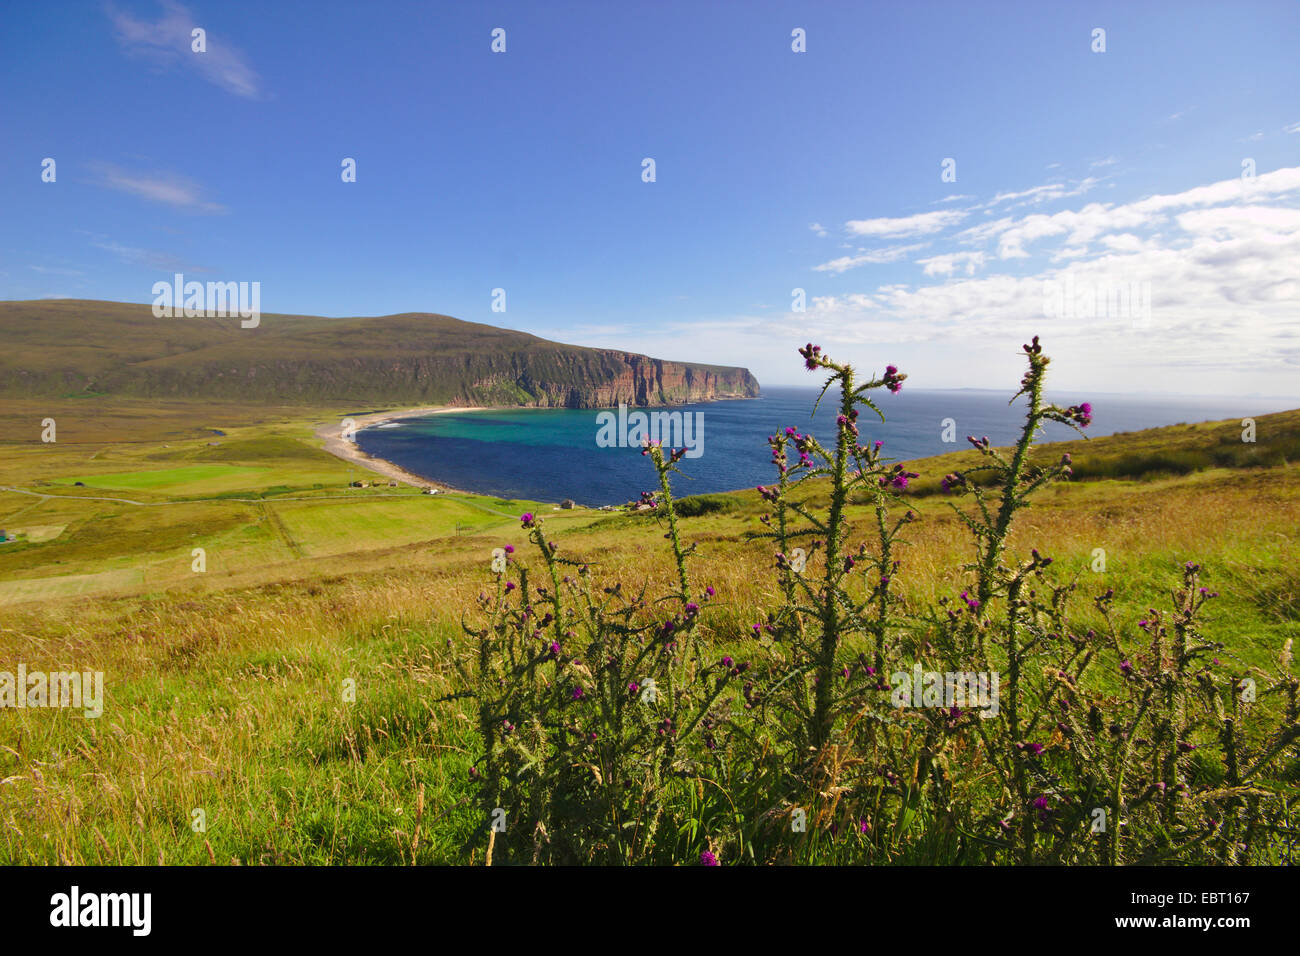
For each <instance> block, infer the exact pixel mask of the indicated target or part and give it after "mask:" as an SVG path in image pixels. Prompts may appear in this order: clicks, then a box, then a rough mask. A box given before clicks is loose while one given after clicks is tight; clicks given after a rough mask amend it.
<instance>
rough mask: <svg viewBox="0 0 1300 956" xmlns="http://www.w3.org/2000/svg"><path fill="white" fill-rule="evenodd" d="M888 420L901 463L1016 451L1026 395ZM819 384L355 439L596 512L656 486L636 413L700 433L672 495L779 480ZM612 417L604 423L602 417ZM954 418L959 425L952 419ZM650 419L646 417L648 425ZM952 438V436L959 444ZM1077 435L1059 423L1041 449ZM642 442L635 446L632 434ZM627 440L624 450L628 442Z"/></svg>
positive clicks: (829, 424) (1179, 402) (965, 396)
mask: <svg viewBox="0 0 1300 956" xmlns="http://www.w3.org/2000/svg"><path fill="white" fill-rule="evenodd" d="M874 395H879V396H880V397H879V399H878V400H877V405H878V406H879V407H880V409H881V411H882V412H883V413H884V415H885V421H884V422H881V421H880V419H879V418H878V417H876V416H875V415H874V414H873V413H872V412H871V411H870V410H869V409H866V408H863V409H861V411H860V413H859V414H860V417H859V420H858V423H859V429H860V432H861V439H860V440H861V443H862V444H868V443H870V442H873V441H877V440H879V441H883V442H884V446H883V448H882V454H884V455H885V456H887V457H889V458H892V459H895V460H898V461H905V460H908V459H915V458H924V457H927V456H930V455H939V454H943V453H945V452H950V451H956V450H960V449H966V448H969V447H970V446H969V445H968V444H967V442H966V436H967V435H974V436H976V437H982V436H984V435H987V436H988V437H989V438H990V439H991V441H992V443H993V444H994V445H1008V444H1011V443H1012V442H1013V441H1014V440H1015V438H1016V436H1017V434H1018V433H1019V429H1020V426H1021V425H1022V423H1023V421H1024V413H1025V406H1024V401H1025V400H1024V399H1023V398H1021V399H1017V400H1016V401H1015V402H1014V403H1011V404H1008V401H1007V396H1006V394H1005V393H1000V392H992V391H988V392H986V391H980V390H973V389H957V390H933V391H926V390H921V389H907V388H904V389H903V390H902V391H901V392H899V393H898V394H896V395H891V394H889V393H888V392H884V391H883V390H882V391H880V392H876V393H873V396H874ZM817 396H818V390H817V389H808V388H780V387H766V388H764V389H763V393H762V395H761V396H760V397H759V398H752V399H735V400H727V401H718V402H704V403H697V404H690V405H676V406H672V407H671V408H655V409H635V408H632V409H627V410H626V413H625V415H626V419H624V418H623V417H621V416H620V413H619V411H618V410H617V409H614V410H609V409H535V408H509V409H481V410H477V409H476V410H466V411H456V412H448V413H442V414H437V415H426V416H423V417H415V418H395V419H392V420H391V421H389V422H386V423H384V424H382V425H379V426H378V427H372V428H366V429H363V430H361V431H359V432H357V435H356V438H357V444H358V446H359V447H360V448H361V449H362V450H363V451H365V452H366V453H367V454H369V455H371V456H373V457H376V458H384V459H386V460H388V461H391V462H393V463H394V464H397V465H400V466H401V467H402V468H405V469H406V470H407V471H410V472H413V473H414V474H417V475H419V476H421V477H424V478H427V479H430V480H431V481H433V482H435V483H443V484H446V485H448V486H450V487H452V488H455V489H458V490H461V491H473V492H479V493H481V494H489V495H495V496H498V497H501V498H512V499H527V500H531V501H541V502H560V501H562V500H564V499H566V498H567V499H572V500H573V501H574V502H576V503H578V504H580V505H585V506H588V507H598V506H601V505H619V504H624V503H626V502H628V501H632V500H635V499H636V498H638V497H639V496H640V494H641V492H642V491H648V490H652V489H657V488H658V482H657V480H656V478H655V474H654V469H653V467H652V465H651V464H650V462H649V460H648V459H647V458H645V457H644V456H642V455H641V453H640V447H639V445H638V444H636V439H637V438H638V433H637V431H636V426H637V421H636V419H635V416H634V415H633V413H634V412H637V411H641V412H643V413H652V412H673V413H682V415H683V416H686V415H689V416H690V419H689V422H690V426H691V428H690V431H689V432H686V431H685V430H684V428H685V425H686V422H687V419H686V418H685V417H683V418H682V419H681V425H677V424H676V423H674V425H673V426H671V428H672V429H673V430H674V434H670V435H666V436H664V445H665V446H673V445H675V446H676V447H682V446H683V445H691V446H692V451H691V453H690V455H691V456H690V457H687V458H684V459H682V461H681V462H679V464H678V468H679V470H680V474H677V475H674V476H673V494H674V497H684V496H686V495H695V494H709V493H712V492H719V491H731V490H735V489H739V488H752V487H754V486H756V485H761V484H771V483H774V481H775V472H774V469H773V467H772V464H771V455H770V452H769V449H768V446H767V437H768V436H769V435H771V434H773V433H775V432H777V431H783V430H784V429H785V428H787V427H788V426H793V427H795V428H797V429H799V430H800V431H801V432H811V433H812V434H814V435H816V436H817V438H818V439H819V440H820V441H821V442H822V443H823V444H825V445H827V446H829V445H830V444H831V443H832V442H833V441H834V433H835V417H836V414H837V406H836V396H835V395H833V394H828V395H827V396H826V398H825V399H824V400H823V401H822V404H821V407H820V408H818V409H817V411H816V414H815V415H814V414H813V406H814V403H815V402H816V401H817ZM1048 400H1049V401H1055V402H1056V403H1058V404H1061V405H1071V404H1074V403H1076V402H1081V401H1085V400H1087V401H1090V403H1091V404H1092V407H1093V423H1092V425H1090V426H1089V427H1088V428H1087V429H1086V431H1085V434H1086V435H1088V436H1090V437H1095V436H1099V435H1110V434H1114V433H1117V432H1131V431H1138V430H1141V429H1144V428H1152V427H1156V426H1160V425H1176V424H1183V423H1192V422H1202V421H1217V420H1221V419H1241V418H1247V417H1254V416H1257V415H1262V414H1265V413H1267V412H1273V411H1283V410H1286V409H1289V408H1294V407H1296V406H1297V405H1298V404H1300V402H1297V401H1296V400H1290V401H1288V400H1287V399H1257V398H1250V397H1232V398H1223V397H1217V396H1215V397H1195V396H1174V397H1168V396H1159V397H1153V396H1143V395H1116V394H1110V395H1086V396H1074V395H1070V396H1066V395H1048ZM602 413H605V414H604V417H602ZM949 419H951V422H949V421H948V420H949ZM646 424H648V422H647V423H646ZM954 437H955V442H953V441H948V440H945V439H949V438H954ZM1076 437H1078V436H1077V435H1076V434H1075V433H1074V432H1073V431H1072V430H1071V429H1069V428H1068V427H1066V426H1064V425H1058V424H1055V423H1050V422H1049V423H1048V424H1047V425H1046V427H1045V429H1044V432H1043V434H1042V436H1041V437H1040V439H1039V440H1040V441H1060V440H1066V439H1070V438H1076ZM628 439H631V440H632V441H631V442H628V441H627V440H628ZM620 440H621V441H622V442H623V444H624V447H620Z"/></svg>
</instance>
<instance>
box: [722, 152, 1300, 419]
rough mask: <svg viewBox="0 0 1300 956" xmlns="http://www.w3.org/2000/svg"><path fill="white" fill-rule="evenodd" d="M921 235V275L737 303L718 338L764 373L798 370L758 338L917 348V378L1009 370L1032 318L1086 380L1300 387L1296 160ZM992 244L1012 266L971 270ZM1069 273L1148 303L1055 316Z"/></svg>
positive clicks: (1074, 376) (839, 351)
mask: <svg viewBox="0 0 1300 956" xmlns="http://www.w3.org/2000/svg"><path fill="white" fill-rule="evenodd" d="M927 245H931V246H934V247H935V249H936V251H935V254H933V255H931V256H929V257H928V258H925V259H921V260H918V261H917V263H916V264H917V265H919V266H921V267H922V270H923V273H924V279H923V280H922V281H919V282H912V283H906V282H898V281H891V282H888V283H884V284H877V285H867V286H865V287H861V288H859V289H858V290H854V291H849V292H846V293H844V294H836V295H821V296H814V297H813V298H812V299H811V300H810V301H809V306H808V311H807V312H806V313H801V314H797V315H796V314H792V313H788V312H781V313H776V314H770V315H766V316H762V317H757V316H755V317H733V319H734V321H733V322H732V324H730V325H728V327H727V328H726V330H725V332H724V331H722V330H721V329H719V330H718V332H717V333H716V336H717V337H716V341H717V342H718V345H719V347H721V346H722V345H723V344H726V343H734V342H743V341H749V340H750V339H751V337H752V338H753V340H754V341H756V342H762V343H765V344H764V348H765V349H767V351H766V352H762V353H761V354H760V350H758V347H757V346H755V350H754V353H753V355H752V356H751V355H749V354H746V353H745V352H744V348H743V347H740V352H736V351H735V349H736V347H735V346H731V345H728V347H729V348H730V349H731V352H729V354H733V353H734V354H736V355H737V360H740V357H742V356H743V358H744V359H745V360H746V361H747V362H749V363H752V367H754V368H755V369H756V371H757V370H760V369H761V370H762V374H760V379H761V378H763V376H764V374H766V375H768V376H769V377H770V378H772V380H774V381H792V380H794V378H795V374H794V373H791V372H787V371H786V367H787V366H786V361H785V360H786V359H789V356H786V355H785V354H784V353H781V354H780V364H779V365H778V364H775V363H776V362H777V360H776V359H774V358H771V357H765V356H770V354H771V350H770V343H790V345H791V348H793V345H795V344H802V343H803V342H806V341H814V342H818V343H819V344H821V345H822V346H823V347H825V348H827V350H828V351H831V352H832V354H834V355H835V356H836V357H843V358H844V359H846V360H850V361H855V362H856V363H857V364H859V365H862V366H863V367H871V363H873V362H876V363H878V362H879V360H880V356H881V353H882V351H883V352H885V353H887V355H888V356H889V360H890V361H898V359H896V358H895V357H899V358H901V359H906V357H908V356H915V357H916V359H917V366H918V369H924V370H926V372H927V373H928V375H929V376H930V380H929V381H928V382H925V383H924V385H923V386H922V387H926V386H929V387H954V386H996V385H998V384H1008V383H1010V384H1014V381H1015V377H1016V376H1018V375H1019V366H1018V363H1017V360H1016V355H1015V352H1016V348H1015V346H1017V345H1018V343H1019V342H1021V341H1028V340H1029V338H1030V337H1031V336H1033V335H1036V334H1037V335H1042V336H1043V339H1044V341H1045V343H1047V345H1048V347H1049V350H1050V352H1051V354H1052V355H1053V358H1054V360H1055V361H1054V364H1053V369H1054V370H1058V372H1062V373H1065V372H1066V370H1069V371H1068V373H1066V374H1067V376H1068V377H1069V378H1070V380H1071V381H1073V382H1083V383H1085V384H1086V385H1087V388H1088V389H1089V390H1093V389H1096V390H1110V391H1144V390H1149V389H1156V390H1165V391H1174V392H1185V393H1186V392H1193V391H1196V392H1200V393H1207V394H1208V393H1217V394H1225V395H1237V394H1241V393H1245V392H1271V393H1273V394H1287V393H1289V394H1292V395H1296V394H1297V392H1298V391H1300V332H1298V330H1297V322H1296V316H1297V315H1300V167H1294V168H1286V169H1279V170H1275V171H1273V172H1270V173H1265V174H1262V175H1260V176H1258V177H1256V179H1255V180H1254V181H1253V182H1251V183H1249V184H1243V182H1242V181H1241V180H1240V179H1231V180H1224V181H1222V182H1215V183H1210V184H1207V185H1205V186H1198V187H1195V188H1192V189H1187V190H1184V191H1182V192H1177V193H1169V194H1157V195H1153V196H1148V197H1146V198H1144V199H1139V200H1136V201H1134V202H1128V203H1120V204H1103V203H1095V202H1094V203H1088V204H1086V205H1084V206H1082V207H1079V208H1077V209H1069V210H1063V211H1061V212H1058V213H1055V214H1052V215H1043V214H1030V215H1023V216H1005V217H1002V218H999V219H997V220H995V221H993V222H988V223H984V224H981V225H979V226H975V227H972V228H968V229H965V230H962V231H960V232H956V233H954V234H952V235H949V236H948V237H946V238H945V239H937V238H936V239H931V240H929V241H928V243H927ZM981 245H986V246H987V245H991V246H993V247H995V248H994V249H982V248H979V247H980V246H981ZM995 252H996V253H997V254H998V255H1003V258H1004V260H1009V259H1012V258H1014V259H1016V260H1017V262H1016V263H1015V268H1014V273H1013V274H996V273H995V274H988V273H987V272H985V273H984V274H978V273H979V271H980V270H987V269H989V268H990V267H992V266H994V265H995V264H996V263H997V262H998V259H997V258H995V255H994V253H995ZM1004 254H1005V255H1004ZM852 258H854V257H846V259H852ZM826 265H827V266H828V267H829V266H831V265H832V264H830V263H828V264H826ZM825 271H833V270H831V269H830V268H828V269H826V270H825ZM1065 287H1068V288H1070V289H1072V290H1089V295H1091V294H1092V293H1093V292H1094V291H1095V292H1096V296H1097V298H1098V301H1101V302H1103V303H1104V302H1105V301H1106V299H1105V295H1104V293H1105V292H1106V290H1114V289H1134V290H1136V289H1139V288H1145V289H1149V292H1150V300H1149V301H1150V314H1149V317H1147V318H1144V317H1142V316H1139V315H1135V314H1128V315H1124V314H1112V313H1110V312H1109V310H1108V309H1106V308H1099V309H1098V310H1097V311H1096V312H1095V313H1089V314H1082V315H1081V314H1079V313H1078V312H1076V313H1075V315H1073V316H1070V317H1063V316H1060V315H1058V314H1056V313H1055V311H1054V310H1052V309H1049V307H1048V291H1049V290H1050V289H1056V288H1065ZM791 354H792V353H791ZM899 364H900V365H902V362H901V361H899ZM905 370H906V368H905ZM1008 377H1009V378H1008ZM918 384H920V382H918ZM1058 384H1060V382H1059V381H1058ZM1083 397H1087V396H1083ZM1247 404H1248V403H1247ZM1236 407H1237V406H1233V408H1234V409H1235V408H1236ZM1248 413H1249V411H1243V414H1248ZM1232 414H1234V411H1233V410H1228V406H1226V405H1225V412H1224V417H1230V416H1231V415H1232Z"/></svg>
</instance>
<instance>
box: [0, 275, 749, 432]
mask: <svg viewBox="0 0 1300 956" xmlns="http://www.w3.org/2000/svg"><path fill="white" fill-rule="evenodd" d="M0 336H2V337H3V340H4V342H5V349H4V350H3V352H0V395H5V396H12V397H23V398H39V397H49V398H70V397H76V396H101V395H102V396H108V397H121V398H159V399H162V398H168V399H195V398H197V399H202V398H210V399H220V400H223V401H236V402H238V401H248V402H270V401H273V402H277V403H289V404H293V403H302V404H311V403H320V402H322V401H324V402H331V403H334V402H352V403H358V404H362V403H374V404H379V405H441V406H446V405H451V406H491V405H498V406H499V405H515V406H522V407H536V408H607V407H614V406H617V405H618V404H619V403H620V402H621V403H624V404H627V405H640V406H650V405H675V404H681V403H685V402H703V401H713V400H717V399H729V398H754V397H756V396H757V395H758V393H759V385H758V381H757V380H756V379H755V378H754V376H753V375H752V374H750V372H749V370H748V369H744V368H736V367H729V366H720V365H704V364H699V363H694V362H673V361H666V360H664V359H657V358H651V357H649V356H646V355H639V354H636V353H633V352H623V351H617V350H611V349H593V348H585V347H583V346H577V345H565V344H562V343H559V342H551V341H548V340H547V339H542V338H538V337H537V336H535V335H529V334H528V333H526V332H518V331H514V330H511V329H501V328H497V327H495V326H491V325H483V324H480V323H476V322H465V321H462V320H460V319H456V318H452V317H451V316H447V315H437V314H430V313H417V312H407V313H402V314H400V315H386V316H373V317H361V318H325V317H321V316H310V315H276V314H271V313H266V314H264V315H263V316H262V317H261V322H260V324H259V325H258V327H257V328H241V327H240V323H239V319H238V317H231V318H180V317H177V318H156V317H155V316H154V314H153V310H152V308H151V307H150V306H149V305H137V304H133V303H121V302H102V301H95V300H81V299H52V300H38V301H16V302H0Z"/></svg>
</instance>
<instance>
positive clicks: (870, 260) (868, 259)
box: [813, 242, 927, 274]
mask: <svg viewBox="0 0 1300 956" xmlns="http://www.w3.org/2000/svg"><path fill="white" fill-rule="evenodd" d="M926 245H927V243H924V242H917V243H913V244H912V245H908V246H886V247H885V248H884V249H873V250H871V251H870V252H866V251H860V252H859V254H858V255H856V256H840V258H838V259H832V260H831V261H830V262H823V263H822V264H821V265H819V266H813V271H815V272H834V273H836V274H839V273H841V272H847V271H848V270H849V269H854V268H857V267H858V266H863V265H871V264H879V263H882V262H897V261H898V260H899V259H902V258H904V257H906V256H907V255H908V254H909V253H912V252H915V251H916V250H918V249H924V248H925V247H926Z"/></svg>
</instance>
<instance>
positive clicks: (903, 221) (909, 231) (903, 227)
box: [844, 209, 966, 239]
mask: <svg viewBox="0 0 1300 956" xmlns="http://www.w3.org/2000/svg"><path fill="white" fill-rule="evenodd" d="M965 218H966V213H965V212H964V211H962V210H957V209H942V210H939V211H938V212H922V213H917V214H916V215H915V216H903V217H900V218H897V219H889V218H882V219H850V220H849V221H848V222H846V223H845V224H844V228H845V229H846V230H848V232H849V234H850V235H854V236H871V237H873V238H878V239H892V238H899V237H903V236H928V235H930V234H931V233H935V232H939V231H941V230H943V229H947V228H948V227H949V226H953V225H956V224H957V223H959V222H961V221H962V220H963V219H965Z"/></svg>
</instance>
